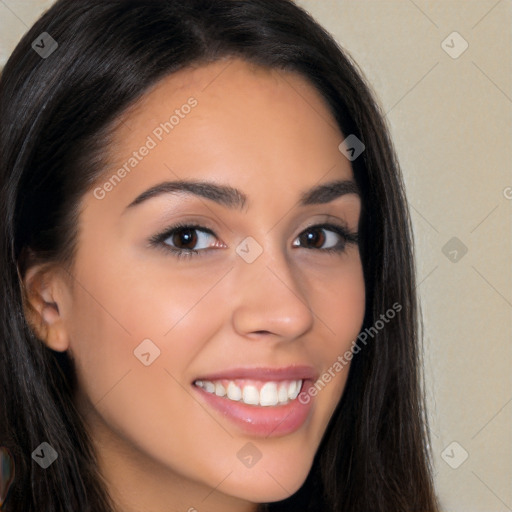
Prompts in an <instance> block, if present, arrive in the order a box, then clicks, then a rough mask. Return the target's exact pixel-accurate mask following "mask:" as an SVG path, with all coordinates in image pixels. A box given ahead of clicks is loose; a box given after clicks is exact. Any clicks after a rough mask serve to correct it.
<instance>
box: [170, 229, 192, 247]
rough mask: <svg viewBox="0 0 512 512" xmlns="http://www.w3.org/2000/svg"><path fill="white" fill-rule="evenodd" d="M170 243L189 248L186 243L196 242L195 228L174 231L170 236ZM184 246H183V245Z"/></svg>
mask: <svg viewBox="0 0 512 512" xmlns="http://www.w3.org/2000/svg"><path fill="white" fill-rule="evenodd" d="M172 243H173V244H174V245H175V246H176V247H180V248H185V249H190V247H186V246H187V245H191V246H192V247H194V245H196V244H197V233H196V230H195V229H180V230H178V231H176V232H175V233H174V235H173V237H172ZM184 246H185V247H184Z"/></svg>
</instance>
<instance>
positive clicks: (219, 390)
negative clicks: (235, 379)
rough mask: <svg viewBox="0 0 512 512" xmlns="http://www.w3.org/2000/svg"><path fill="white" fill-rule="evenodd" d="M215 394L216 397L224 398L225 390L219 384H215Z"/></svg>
mask: <svg viewBox="0 0 512 512" xmlns="http://www.w3.org/2000/svg"><path fill="white" fill-rule="evenodd" d="M215 394H216V395H217V396H226V388H225V387H224V386H223V385H222V384H221V383H220V382H216V383H215Z"/></svg>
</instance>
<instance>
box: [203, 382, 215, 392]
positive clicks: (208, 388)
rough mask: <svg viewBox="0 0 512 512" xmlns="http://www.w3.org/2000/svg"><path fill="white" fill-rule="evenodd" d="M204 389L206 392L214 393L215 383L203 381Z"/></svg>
mask: <svg viewBox="0 0 512 512" xmlns="http://www.w3.org/2000/svg"><path fill="white" fill-rule="evenodd" d="M204 389H205V391H208V393H215V384H214V383H213V382H210V381H208V380H207V381H205V382H204Z"/></svg>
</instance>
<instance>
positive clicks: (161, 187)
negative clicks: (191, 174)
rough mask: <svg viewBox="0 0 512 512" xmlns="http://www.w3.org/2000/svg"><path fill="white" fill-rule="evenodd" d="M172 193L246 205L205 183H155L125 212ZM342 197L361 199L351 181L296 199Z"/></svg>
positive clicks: (236, 193)
mask: <svg viewBox="0 0 512 512" xmlns="http://www.w3.org/2000/svg"><path fill="white" fill-rule="evenodd" d="M172 193H177V194H191V195H195V196H199V197H204V198H205V199H209V200H211V201H214V202H216V203H218V204H220V205H222V206H226V207H227V208H231V209H236V208H238V209H243V208H244V207H245V205H246V204H247V201H248V198H247V196H246V195H245V194H244V193H243V192H242V191H241V190H238V189H236V188H233V187H230V186H227V185H218V184H216V183H211V182H208V181H164V182H163V183H159V184H158V185H155V186H154V187H151V188H149V189H148V190H146V191H144V192H142V193H141V194H140V195H138V196H137V197H136V198H135V199H134V200H133V201H132V202H131V203H130V204H129V205H128V206H127V207H126V209H129V208H133V207H134V206H137V205H139V204H141V203H143V202H144V201H147V200H148V199H152V198H154V197H157V196H160V195H162V194H172ZM346 194H356V195H358V196H360V195H361V194H360V192H359V188H358V186H357V184H356V183H355V181H352V180H336V181H331V182H328V183H324V184H322V185H317V186H315V187H313V188H312V189H310V190H306V191H305V192H303V193H302V194H301V196H300V201H299V206H309V205H315V204H326V203H330V202H331V201H334V200H335V199H337V198H338V197H341V196H344V195H346Z"/></svg>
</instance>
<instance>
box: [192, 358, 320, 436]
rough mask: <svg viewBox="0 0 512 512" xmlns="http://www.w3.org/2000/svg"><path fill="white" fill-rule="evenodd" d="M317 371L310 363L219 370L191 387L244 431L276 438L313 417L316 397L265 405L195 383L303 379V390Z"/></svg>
mask: <svg viewBox="0 0 512 512" xmlns="http://www.w3.org/2000/svg"><path fill="white" fill-rule="evenodd" d="M316 376H317V373H316V371H315V370H314V368H312V367H311V366H288V367H284V368H261V367H259V368H232V369H230V370H224V371H221V372H217V373H210V374H208V375H204V376H201V377H198V378H197V379H194V381H193V382H192V389H193V390H194V392H195V393H197V395H198V398H199V399H200V401H201V402H202V403H204V404H205V405H206V407H208V408H211V409H213V410H214V412H216V413H218V414H219V413H220V415H221V417H222V418H227V419H228V420H229V421H230V422H231V423H232V424H233V425H235V426H236V427H237V428H239V429H240V430H241V431H242V432H243V433H244V434H250V435H253V436H258V437H277V436H284V435H288V434H291V433H293V432H296V431H297V430H299V429H300V428H301V427H302V426H303V425H304V424H306V422H307V421H308V420H309V419H310V418H311V415H312V410H313V407H314V404H315V399H314V398H313V399H312V400H309V401H308V403H305V404H303V403H301V402H300V401H299V400H298V398H296V399H295V400H292V401H291V402H289V403H288V404H285V405H278V406H271V407H264V406H256V405H247V404H244V403H243V402H235V401H233V400H229V399H228V398H225V397H220V396H217V395H215V394H213V393H208V392H207V391H205V390H204V389H202V388H200V387H198V386H195V385H194V382H195V381H196V380H221V379H227V380H234V379H254V380H269V381H279V380H296V379H297V380H298V379H302V380H303V384H302V388H301V392H303V391H305V390H306V389H308V388H309V387H310V386H312V385H313V383H314V382H315V381H316V380H317V379H316Z"/></svg>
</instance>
